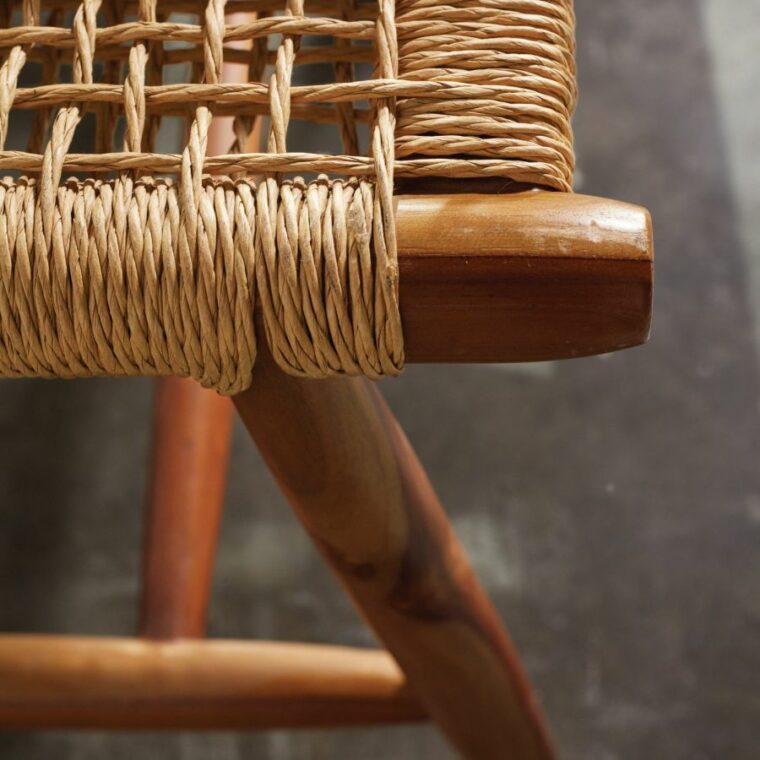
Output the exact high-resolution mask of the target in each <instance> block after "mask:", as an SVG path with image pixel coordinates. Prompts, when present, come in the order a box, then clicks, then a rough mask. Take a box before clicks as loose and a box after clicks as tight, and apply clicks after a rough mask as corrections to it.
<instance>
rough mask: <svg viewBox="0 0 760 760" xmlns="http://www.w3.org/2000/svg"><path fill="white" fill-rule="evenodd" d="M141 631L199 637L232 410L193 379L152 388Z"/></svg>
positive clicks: (166, 636)
mask: <svg viewBox="0 0 760 760" xmlns="http://www.w3.org/2000/svg"><path fill="white" fill-rule="evenodd" d="M154 419H155V422H154V432H153V459H152V475H151V481H150V491H149V496H148V505H147V515H146V517H147V524H146V535H145V548H144V554H143V586H142V609H141V622H140V633H141V635H142V636H146V637H148V638H157V639H171V638H177V637H202V636H204V635H205V631H206V612H207V607H208V600H209V593H210V587H211V579H212V574H213V565H214V556H215V554H216V543H217V538H218V534H219V521H220V518H221V514H222V507H223V504H224V491H225V481H226V476H227V462H228V459H229V448H230V434H231V423H232V404H231V403H230V402H229V399H226V398H223V397H221V396H219V395H218V394H217V393H215V392H213V391H208V390H206V389H204V388H202V387H201V386H200V385H198V384H197V383H196V382H194V381H193V380H187V379H182V378H173V377H170V378H164V379H161V380H159V381H157V384H156V407H155V418H154Z"/></svg>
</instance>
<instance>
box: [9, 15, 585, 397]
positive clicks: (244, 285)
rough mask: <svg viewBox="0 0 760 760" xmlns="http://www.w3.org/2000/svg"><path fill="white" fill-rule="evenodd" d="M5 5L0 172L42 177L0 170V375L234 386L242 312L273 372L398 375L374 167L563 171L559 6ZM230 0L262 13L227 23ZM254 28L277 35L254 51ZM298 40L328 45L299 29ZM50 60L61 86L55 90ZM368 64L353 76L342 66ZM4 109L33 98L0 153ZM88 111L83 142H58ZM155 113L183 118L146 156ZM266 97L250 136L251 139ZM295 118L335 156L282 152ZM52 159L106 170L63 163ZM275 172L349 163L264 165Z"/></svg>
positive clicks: (240, 361) (244, 355)
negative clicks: (173, 377)
mask: <svg viewBox="0 0 760 760" xmlns="http://www.w3.org/2000/svg"><path fill="white" fill-rule="evenodd" d="M68 8H70V9H72V10H74V11H75V12H74V15H73V20H72V22H71V27H70V28H65V27H62V26H61V25H60V24H61V23H62V21H63V20H64V19H65V18H70V17H69V15H68V14H67V13H66V12H65V11H66V9H68ZM159 8H160V11H161V14H162V15H160V14H159ZM19 9H20V15H19V18H18V21H17V23H19V22H20V26H16V27H10V26H9V23H10V20H9V18H10V17H9V18H8V19H6V21H5V24H6V27H7V28H0V52H2V50H3V48H4V49H5V51H6V52H5V53H4V54H3V63H2V66H1V67H0V168H5V169H9V170H18V171H24V172H27V173H31V174H37V175H38V176H37V177H32V178H21V179H19V180H13V179H10V178H6V179H5V180H3V181H2V182H0V374H2V375H6V376H20V375H40V376H45V377H77V376H89V375H134V374H143V375H155V374H160V375H164V374H179V375H189V376H192V377H194V378H196V379H198V380H199V381H200V382H201V383H202V384H204V385H206V386H208V387H213V388H216V389H218V390H219V391H220V392H222V393H228V394H232V393H237V392H240V391H241V390H243V389H245V388H246V387H247V386H248V385H249V384H250V382H251V372H252V367H253V364H254V361H255V354H256V333H255V329H254V312H255V310H256V308H258V309H259V310H260V313H261V318H262V322H263V326H264V330H265V333H266V338H267V341H268V343H269V345H270V348H271V351H272V353H273V355H274V357H275V359H276V361H277V362H278V363H279V365H280V366H281V367H282V368H283V369H285V370H286V371H288V372H291V373H295V374H299V375H306V376H309V377H324V376H328V375H332V374H339V373H348V374H364V375H367V376H369V377H373V378H377V377H380V376H383V375H394V374H397V373H398V372H399V371H400V370H401V368H402V367H403V361H404V352H403V333H402V325H401V318H400V314H399V304H398V286H399V283H398V263H397V259H398V253H397V242H396V231H395V223H394V218H393V189H394V176H395V177H427V176H446V177H477V178H483V177H501V178H508V179H510V180H513V181H516V182H527V183H532V184H538V185H544V186H548V187H552V188H555V189H557V190H569V189H570V185H571V180H572V171H573V151H572V135H571V131H570V117H571V114H572V110H573V107H574V103H575V95H576V92H575V64H574V43H573V30H574V17H573V10H572V3H571V2H570V0H481V1H477V2H476V0H449V1H448V2H444V3H441V2H437V1H436V0H398V8H396V3H394V2H393V0H380V1H379V2H369V1H368V0H313V2H311V3H308V4H306V7H305V3H304V0H277V2H276V1H275V0H227V2H225V0H203V2H200V1H199V2H193V0H166V2H164V0H162V2H161V3H160V4H159V3H158V2H157V0H130V2H127V3H122V2H117V0H78V1H77V2H75V0H57V2H53V0H23V1H22V2H20V4H19ZM283 9H284V14H282V15H277V11H278V10H283ZM174 10H177V11H183V12H187V11H189V10H195V11H196V12H197V14H198V19H199V22H198V23H197V24H192V23H179V22H178V21H177V20H176V19H174V18H173V17H171V15H170V14H171V12H172V11H174ZM238 10H246V11H257V12H258V14H259V15H258V17H257V18H255V19H253V20H246V21H244V22H242V23H241V22H240V20H239V19H238V18H233V17H231V16H229V18H228V14H232V13H234V12H236V11H238ZM315 14H316V15H315ZM135 18H136V20H133V19H135ZM99 21H100V22H101V23H102V22H103V21H105V22H106V23H107V26H102V25H101V26H99V25H98V24H99ZM272 35H281V37H280V39H279V42H278V44H277V47H276V49H274V50H269V49H268V46H267V43H268V40H269V39H270V37H271V36H272ZM306 35H321V36H329V37H331V38H332V39H333V44H332V45H325V44H324V43H323V42H320V43H319V44H317V45H316V46H313V45H306V42H305V40H304V37H305V36H306ZM177 42H179V43H182V44H181V45H180V46H169V47H167V48H166V49H165V48H164V44H165V43H177ZM241 42H243V43H248V45H247V49H246V48H245V47H243V48H241V47H240V44H241ZM367 42H372V43H374V48H371V47H368V46H367V44H366V43H367ZM29 60H34V61H41V62H42V64H43V75H44V77H45V83H44V84H43V85H41V86H38V87H33V88H28V87H23V86H19V76H20V74H21V71H22V69H23V67H24V65H25V64H26V62H27V61H29ZM225 60H226V61H228V62H234V63H238V64H241V65H245V66H246V67H247V68H248V73H249V76H248V78H249V82H248V83H247V84H226V83H224V82H223V81H222V69H223V65H224V62H225ZM67 62H68V63H71V66H72V81H71V82H70V83H59V84H53V82H55V81H56V79H58V76H57V71H58V68H59V66H60V65H62V64H64V63H67ZM96 62H97V64H98V65H97V66H96ZM368 62H372V63H374V71H373V76H372V78H370V79H366V80H362V79H356V78H355V77H356V72H357V66H359V65H360V64H365V63H368ZM314 63H329V64H330V65H331V66H333V67H334V72H335V81H334V82H331V83H324V84H306V85H293V79H294V73H295V72H296V71H297V70H298V67H300V66H304V65H311V64H314ZM172 64H174V65H176V64H186V65H189V67H190V68H191V70H192V72H193V81H192V82H189V83H185V84H163V83H162V71H163V68H164V67H165V66H166V65H172ZM267 65H269V66H271V67H272V69H271V76H270V77H269V82H268V83H264V82H262V81H261V80H262V79H263V78H264V76H265V72H266V67H267ZM363 102H364V105H363V104H362V103H363ZM367 104H368V107H367ZM13 109H33V110H34V112H35V119H34V126H33V129H32V134H31V137H30V141H29V147H28V150H27V152H22V151H14V150H7V149H6V147H5V140H6V136H7V134H8V125H9V119H10V116H11V113H12V110H13ZM54 109H58V110H57V113H55V116H54V118H53V119H52V123H49V122H50V115H51V114H52V113H53V112H54ZM88 112H93V113H94V114H95V117H96V136H95V147H96V151H97V152H96V153H92V154H76V153H71V152H70V148H71V145H72V139H73V137H74V133H75V130H76V128H77V126H78V124H79V123H80V122H81V120H82V118H83V116H84V115H85V114H86V113H88ZM167 115H181V116H183V117H184V118H186V120H187V125H188V126H187V133H186V143H185V147H184V150H183V151H182V153H181V154H176V155H171V154H156V153H155V152H154V150H155V148H154V146H155V145H156V138H157V135H158V132H159V129H160V125H161V119H162V117H164V116H167ZM214 115H231V116H234V122H233V125H234V134H235V140H234V143H233V145H232V146H231V147H230V149H229V152H228V153H227V154H225V155H221V156H209V155H207V148H208V135H209V127H210V125H211V121H212V118H213V116H214ZM262 115H268V116H269V119H270V120H269V133H268V138H267V152H266V153H248V152H246V150H247V147H246V144H247V141H248V136H249V135H250V134H251V132H252V130H253V125H254V123H255V120H256V119H257V118H259V117H260V116H262ZM121 117H123V143H122V146H121V147H122V150H121V151H115V150H114V148H113V145H114V140H115V136H116V135H117V134H119V133H120V131H122V130H121V128H120V126H119V123H120V118H121ZM293 119H299V120H307V121H311V122H313V123H317V124H322V125H334V126H335V128H336V129H337V130H338V132H339V134H340V137H341V141H342V143H343V149H344V155H318V154H311V153H294V152H291V151H289V149H288V145H287V133H288V127H289V125H290V122H291V120H293ZM367 123H368V124H369V127H370V130H369V150H368V155H365V156H362V155H359V151H360V147H359V146H360V142H361V139H360V138H361V130H360V129H359V128H358V125H360V124H367ZM48 131H49V137H48V138H47V144H46V145H43V140H44V136H45V135H46V134H47V133H48ZM40 151H41V152H40ZM70 171H76V172H87V173H93V174H96V175H103V174H104V173H105V174H110V175H111V177H108V176H106V177H104V179H102V180H101V179H94V178H93V179H87V180H85V181H81V180H76V179H65V178H63V177H64V173H65V172H70ZM295 172H315V173H322V172H330V173H331V174H333V175H347V179H343V180H338V179H333V180H329V179H327V178H326V177H320V178H319V179H317V180H315V181H312V182H305V181H303V180H301V179H296V180H289V179H285V178H284V177H283V175H284V174H292V173H295ZM157 173H169V174H176V175H177V180H176V181H175V180H170V179H164V178H161V177H158V176H156V174H157ZM213 174H222V175H227V176H222V177H219V178H217V179H212V177H211V176H210V175H213ZM253 174H256V175H259V176H261V175H263V177H262V179H261V180H260V181H258V182H254V181H253V180H252V179H251V178H250V177H251V175H253Z"/></svg>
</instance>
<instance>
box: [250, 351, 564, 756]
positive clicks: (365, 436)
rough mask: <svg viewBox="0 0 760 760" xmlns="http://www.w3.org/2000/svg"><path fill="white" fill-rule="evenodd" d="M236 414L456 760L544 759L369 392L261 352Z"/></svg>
mask: <svg viewBox="0 0 760 760" xmlns="http://www.w3.org/2000/svg"><path fill="white" fill-rule="evenodd" d="M235 404H236V406H237V409H238V412H239V413H240V416H241V417H242V419H243V422H244V423H245V424H246V426H247V428H248V430H249V432H250V434H251V436H252V437H253V439H254V441H255V442H256V444H257V446H258V447H259V449H260V451H261V452H262V455H263V456H264V459H265V460H266V462H267V464H268V466H269V468H270V470H271V471H272V473H273V474H274V476H275V478H276V479H277V481H278V483H279V485H280V487H281V488H282V490H283V492H284V493H285V495H286V497H287V498H288V500H289V502H290V504H291V506H292V507H293V508H294V510H295V512H296V514H297V515H298V517H299V519H300V520H301V522H302V523H303V524H304V527H305V528H306V530H307V532H308V533H309V535H310V537H311V538H312V540H313V541H314V543H315V544H316V546H317V547H318V549H319V550H320V551H321V553H322V554H323V556H324V557H325V559H326V560H327V562H328V563H329V565H330V566H331V568H332V569H333V571H334V572H335V574H336V575H337V577H338V578H339V580H340V581H341V583H342V584H343V586H344V587H345V588H346V590H347V591H348V593H349V594H350V595H351V597H352V599H353V600H354V602H355V604H356V605H357V607H358V608H359V610H360V611H361V613H362V614H363V616H364V617H365V618H366V620H367V621H368V622H369V624H370V625H371V626H372V627H373V629H374V630H375V632H376V633H377V635H378V636H379V638H380V639H381V640H382V642H383V643H384V644H385V645H386V646H387V647H388V649H389V651H390V652H391V653H392V654H393V656H394V657H395V658H396V660H397V661H398V663H399V664H400V665H401V668H402V670H403V671H404V673H405V674H406V676H407V677H408V679H409V683H410V686H411V688H412V689H414V691H415V693H416V694H418V695H419V698H420V700H421V701H422V704H423V705H424V706H425V708H427V710H428V711H429V713H430V716H431V717H432V718H433V720H435V721H436V723H438V725H439V727H440V728H441V729H442V730H443V731H444V732H445V733H446V734H447V735H448V737H449V739H450V740H451V741H452V742H453V744H454V745H455V746H456V747H457V748H458V749H459V751H460V752H461V753H462V755H463V756H464V757H467V758H472V759H473V760H498V759H500V758H507V757H515V758H520V759H521V760H547V758H552V757H553V756H554V755H553V752H552V749H551V745H550V741H549V739H548V734H547V732H546V729H545V727H544V724H543V721H542V718H541V716H540V712H539V710H538V708H537V706H536V704H535V702H534V699H533V696H532V694H531V692H530V688H529V687H528V684H527V681H526V678H525V675H524V673H523V670H522V667H521V665H520V663H519V660H518V657H517V655H516V653H515V651H514V648H513V646H512V644H511V642H510V640H509V638H508V636H507V634H506V632H505V630H504V629H503V627H502V625H501V623H500V621H499V618H498V616H497V614H496V612H495V610H494V608H493V606H492V605H491V603H490V602H489V600H488V598H487V597H486V595H485V593H484V592H483V590H482V588H481V587H480V585H479V583H478V581H477V579H476V577H475V575H474V573H473V571H472V569H471V567H470V565H469V563H468V561H467V558H466V556H465V554H464V550H463V549H462V547H461V545H460V543H459V541H458V540H457V538H456V536H455V535H454V532H453V530H452V528H451V526H450V524H449V522H448V519H447V518H446V515H445V513H444V511H443V509H442V508H441V505H440V503H439V501H438V498H437V497H436V495H435V492H434V491H433V488H432V486H431V485H430V482H429V481H428V478H427V476H426V474H425V472H424V470H423V468H422V466H421V465H420V463H419V461H418V460H417V457H416V456H415V454H414V452H413V450H412V448H411V446H410V445H409V443H408V441H407V440H406V437H405V436H404V434H403V432H402V431H401V429H400V427H399V426H398V424H397V423H396V421H395V419H394V418H393V416H392V414H391V412H390V410H389V409H388V407H387V406H386V404H385V402H384V401H383V399H382V397H381V396H380V394H379V392H378V390H377V388H376V387H375V386H374V385H373V384H372V383H370V382H369V381H367V380H365V379H363V378H353V379H347V378H341V379H331V380H324V381H321V382H314V381H312V380H304V379H299V378H294V377H289V376H286V375H284V374H283V373H282V372H280V370H279V369H278V368H277V367H276V366H275V365H274V363H273V361H272V360H271V359H270V358H269V357H267V356H264V357H260V359H259V362H258V364H257V368H256V371H255V377H254V382H253V385H252V386H251V388H250V389H249V390H248V391H246V392H245V393H243V394H241V395H239V396H237V397H236V398H235Z"/></svg>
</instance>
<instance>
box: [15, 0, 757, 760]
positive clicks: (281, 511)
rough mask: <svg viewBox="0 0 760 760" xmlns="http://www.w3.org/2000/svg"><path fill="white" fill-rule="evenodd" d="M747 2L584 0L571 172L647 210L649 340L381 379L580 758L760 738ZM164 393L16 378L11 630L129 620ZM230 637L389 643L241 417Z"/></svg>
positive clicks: (38, 751)
mask: <svg viewBox="0 0 760 760" xmlns="http://www.w3.org/2000/svg"><path fill="white" fill-rule="evenodd" d="M731 5H732V14H731V15H730V16H727V15H726V14H725V3H723V2H721V0H704V2H702V3H699V2H695V1H694V0H641V2H637V3H629V2H625V1H624V0H607V2H605V3H598V2H594V0H577V3H576V7H577V11H578V17H579V32H578V38H579V59H580V60H579V63H580V71H581V92H582V99H581V103H580V107H579V110H578V114H577V118H576V122H575V125H576V135H577V150H578V157H579V177H578V179H579V181H578V189H579V190H580V191H582V192H586V193H591V194H595V195H602V196H609V197H613V198H620V199H624V200H630V201H633V202H637V203H641V204H644V205H646V206H648V207H649V208H650V209H651V210H652V212H653V216H654V220H655V229H656V237H657V248H658V251H657V255H658V262H657V276H658V282H657V302H656V317H655V323H654V331H653V339H652V342H651V343H650V344H649V345H648V346H647V347H644V348H641V349H636V350H633V351H629V352H626V353H622V354H618V355H614V356H609V357H601V358H596V359H587V360H580V361H574V362H567V363H557V364H546V365H537V366H531V367H525V366H519V367H481V366H472V367H410V368H409V369H408V370H407V372H406V373H405V374H404V376H403V377H402V378H401V379H400V380H398V381H394V382H385V383H383V384H382V388H383V391H384V393H385V394H386V396H387V397H388V399H389V400H390V402H391V404H392V406H393V408H394V409H395V411H396V413H397V414H398V416H399V418H400V420H401V421H402V423H403V425H404V427H405V428H406V430H407V432H408V433H409V436H410V438H411V440H412V442H413V443H414V444H415V445H416V447H417V450H418V452H419V454H420V456H421V458H422V460H423V462H424V464H425V465H426V466H427V467H428V468H429V471H430V473H431V476H432V479H433V481H434V483H435V485H436V486H437V488H438V491H439V493H440V495H441V497H442V499H443V501H444V503H445V504H446V505H447V508H448V510H449V513H450V515H451V517H452V519H453V520H454V522H455V524H456V527H457V529H458V531H459V533H460V535H461V537H462V539H463V540H464V542H465V544H466V545H467V547H468V549H469V550H470V552H471V554H472V557H473V560H474V563H475V565H476V566H477V568H478V570H479V571H480V573H481V576H482V578H483V580H484V582H485V584H486V586H487V587H488V589H489V591H490V593H491V594H492V595H493V598H494V599H495V601H496V603H497V605H498V607H499V610H500V611H501V613H502V615H503V616H504V618H505V620H506V621H507V622H508V624H509V626H510V628H511V631H512V633H513V636H514V638H515V639H516V641H517V643H518V645H519V647H520V649H521V651H522V653H523V656H524V659H525V662H526V665H527V668H528V670H529V671H530V673H531V675H532V677H533V680H534V682H535V684H536V687H537V690H538V692H539V694H540V696H541V699H542V700H543V703H544V705H545V708H546V711H547V713H548V716H549V720H550V722H551V725H552V728H553V731H554V734H555V736H556V739H557V743H558V746H559V748H560V751H561V755H562V757H563V758H569V759H570V760H618V759H620V760H629V759H630V760H640V759H641V758H667V759H668V760H697V759H703V760H707V759H710V760H713V759H714V760H722V759H723V758H732V760H754V759H755V758H757V756H758V750H757V726H758V725H760V647H758V645H757V642H758V640H760V551H758V546H759V545H760V469H759V468H758V453H760V377H759V376H758V345H757V341H756V336H757V334H758V331H757V329H756V323H757V319H756V316H757V315H758V314H760V309H757V308H756V307H755V304H756V303H760V298H758V297H757V292H756V289H755V288H753V287H752V283H753V282H757V277H758V275H757V272H758V270H759V267H758V264H757V262H758V261H760V255H757V254H756V252H757V251H758V250H759V246H760V233H759V232H758V228H757V220H758V218H760V214H758V213H757V212H758V211H760V209H758V208H757V204H758V198H760V193H758V192H755V193H754V195H752V188H755V189H757V183H758V182H760V153H759V152H758V151H757V148H758V144H757V142H756V138H757V135H758V134H760V130H759V129H758V127H759V126H760V112H759V111H758V109H760V106H758V104H757V102H756V97H755V96H754V95H756V93H757V92H760V61H759V60H758V59H757V56H752V55H744V56H741V55H738V54H736V53H735V51H740V50H745V51H747V50H749V51H752V50H753V49H754V50H755V51H756V50H757V49H758V48H757V44H758V43H757V41H758V36H757V35H758V30H759V29H760V25H758V24H754V25H753V23H751V22H752V21H753V20H754V21H758V19H757V13H756V3H755V2H754V0H742V1H741V2H739V1H738V0H734V2H733V3H732V4H731ZM734 6H735V7H734ZM753 14H755V15H754V16H753ZM753 37H754V43H753V42H752V40H753ZM753 45H754V47H753ZM737 82H740V83H741V87H740V86H738V85H737ZM745 88H746V89H745ZM753 93H754V95H753ZM753 145H754V148H755V149H754V150H753V149H752V146H753ZM753 203H754V206H753ZM753 252H755V255H753ZM151 391H152V385H151V383H150V382H149V381H145V380H112V381H108V380H102V381H101V380H95V381H84V382H67V383H63V382H61V383H49V382H44V381H28V382H27V381H23V382H22V381H5V382H3V383H2V384H1V385H0V461H2V468H1V469H0V520H1V523H0V524H1V525H2V530H1V531H0V630H6V631H60V632H87V633H102V634H124V633H127V634H128V633H131V632H132V631H133V630H134V627H135V610H136V595H137V578H138V548H139V542H140V532H141V502H142V499H143V494H144V491H145V477H144V471H145V463H146V460H147V457H148V443H149V441H148V429H149V414H150V403H151ZM211 633H212V635H215V636H232V637H244V638H247V637H251V638H253V637H257V638H280V639H289V640H299V639H302V640H313V641H322V642H341V643H348V644H360V645H361V644H369V643H371V638H370V636H369V634H368V633H367V631H366V629H365V628H364V626H363V625H362V624H361V622H360V621H359V620H358V619H357V617H356V615H355V614H354V613H353V611H352V610H351V608H350V607H349V605H348V603H347V602H346V601H345V599H344V597H343V595H342V594H341V593H340V592H339V590H338V589H337V587H336V584H335V583H334V582H333V580H332V578H331V577H330V576H329V575H328V574H327V572H326V571H325V570H324V569H323V568H322V564H321V562H320V560H319V559H318V558H317V556H316V554H315V552H314V550H313V549H312V547H311V545H310V544H309V543H308V541H307V540H306V539H305V538H304V536H303V534H302V533H301V530H300V528H299V526H298V525H297V523H296V522H295V520H294V519H293V517H292V516H291V514H290V512H289V511H288V509H287V507H286V506H285V505H284V503H283V502H282V499H281V498H280V497H279V495H278V493H277V492H276V489H275V487H274V485H273V483H272V481H271V479H270V477H269V475H268V473H267V472H266V470H265V469H264V467H263V466H262V465H261V462H260V460H259V459H258V456H257V454H256V452H255V451H254V450H253V448H252V446H251V445H250V444H249V442H248V441H247V439H246V437H245V435H244V434H243V432H242V430H241V429H240V428H238V429H237V430H236V433H235V450H234V458H233V463H232V472H231V478H230V487H229V493H228V497H227V508H226V514H225V520H224V526H223V536H222V542H221V547H220V555H219V562H218V567H217V572H216V577H215V593H214V599H213V606H212V610H211ZM451 756H452V755H451V754H450V752H449V751H448V750H447V749H446V748H445V746H444V744H443V742H442V741H441V740H440V739H439V737H438V735H437V733H436V732H435V731H434V730H432V729H430V728H425V727H422V728H401V729H382V730H355V731H344V732H331V733H327V732H294V733H284V732H276V733H270V734H264V735H258V736H250V735H248V736H243V735H232V734H219V735H191V734H182V735H178V734H168V735H151V734H147V735H120V734H116V735H105V734H81V733H80V734H58V733H56V734H45V735H22V734H18V735H5V736H3V737H0V757H2V758H4V759H7V760H17V759H18V760H20V759H21V758H23V759H24V760H29V759H36V758H57V759H59V760H65V759H66V758H72V759H73V758H76V759H77V760H88V759H89V758H101V757H109V758H112V760H117V759H118V758H134V757H140V758H143V759H144V760H148V759H152V758H161V759H162V760H164V759H166V760H175V759H176V760H195V759H196V758H197V759H199V760H200V759H201V758H203V759H204V760H207V759H209V758H213V760H237V759H238V758H261V759H262V760H264V759H267V760H269V759H271V760H333V759H335V758H341V759H342V758H351V759H352V760H381V758H382V759H383V760H385V759H387V758H394V760H406V759H409V760H412V759H414V760H418V759H420V758H425V760H428V759H430V760H438V759H439V758H440V759H445V758H448V757H451Z"/></svg>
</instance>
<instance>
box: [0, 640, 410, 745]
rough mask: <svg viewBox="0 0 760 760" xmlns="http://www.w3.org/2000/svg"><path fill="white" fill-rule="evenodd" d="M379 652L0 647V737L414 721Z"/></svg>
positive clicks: (193, 645)
mask: <svg viewBox="0 0 760 760" xmlns="http://www.w3.org/2000/svg"><path fill="white" fill-rule="evenodd" d="M423 717H424V713H423V711H422V710H421V708H420V707H419V703H418V702H417V700H416V699H415V698H414V696H413V695H412V693H411V692H410V690H409V688H408V687H407V686H406V684H405V682H404V678H403V676H402V674H401V672H400V671H399V669H398V666H397V665H396V664H395V662H394V661H393V660H392V658H391V657H390V656H389V655H387V654H386V653H385V652H377V651H371V650H360V649H349V648H346V647H328V646H309V645H303V644H280V643H271V642H242V641H190V640H187V641H173V642H152V641H145V640H139V639H121V638H91V637H66V636H39V635H26V636H17V635H2V636H0V728H3V729H9V728H13V729H32V728H35V729H41V728H47V729H49V728H97V729H121V730H124V729H182V730H231V729H237V730H253V729H268V728H287V727H291V728H294V727H304V726H334V725H358V724H370V723H386V722H406V721H414V720H420V719H422V718H423Z"/></svg>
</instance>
